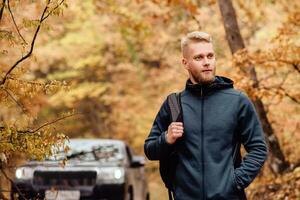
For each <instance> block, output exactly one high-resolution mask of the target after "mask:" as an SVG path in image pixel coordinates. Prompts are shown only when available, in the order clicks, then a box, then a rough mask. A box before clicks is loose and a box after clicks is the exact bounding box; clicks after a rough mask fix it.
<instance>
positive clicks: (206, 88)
mask: <svg viewBox="0 0 300 200" xmlns="http://www.w3.org/2000/svg"><path fill="white" fill-rule="evenodd" d="M185 88H186V90H188V91H190V92H192V93H195V94H198V95H201V96H205V95H207V94H209V93H211V92H214V91H217V90H221V89H226V88H233V81H232V80H231V79H229V78H226V77H223V76H215V80H214V81H213V82H211V83H209V84H201V83H197V84H193V83H192V81H191V80H190V79H188V80H187V82H186V86H185Z"/></svg>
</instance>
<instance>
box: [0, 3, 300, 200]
mask: <svg viewBox="0 0 300 200" xmlns="http://www.w3.org/2000/svg"><path fill="white" fill-rule="evenodd" d="M232 4H233V7H231V1H223V0H219V1H215V0H206V1H205V0H161V1H159V0H144V1H143V0H135V1H133V0H107V1H101V0H85V1H79V0H72V1H64V0H60V1H59V0H43V1H42V0H40V1H38V0H22V1H20V0H1V2H0V84H1V85H0V169H1V172H0V189H1V195H0V197H1V198H5V197H8V194H9V190H10V186H9V184H10V183H11V179H12V178H13V176H14V170H15V167H16V166H18V165H19V164H20V163H22V162H24V161H25V160H26V159H30V158H38V159H43V158H44V157H45V156H47V155H49V154H51V150H50V147H51V146H52V145H53V144H55V145H57V146H59V145H61V144H62V142H63V140H64V139H65V138H67V137H69V138H72V137H84V138H94V137H97V138H117V139H123V140H125V141H126V142H127V143H128V144H130V145H131V146H132V147H133V148H134V149H135V152H136V153H137V154H143V144H144V140H145V138H146V137H147V135H148V133H149V130H150V128H151V125H152V122H153V119H154V117H155V115H156V113H157V111H158V109H159V107H160V105H161V103H162V101H163V100H164V99H165V98H166V96H167V95H168V94H169V93H171V92H174V91H180V90H182V89H184V85H185V81H186V79H187V73H186V72H185V70H184V68H183V67H182V65H181V54H180V38H181V37H182V36H184V35H185V34H186V33H187V32H190V31H194V30H201V31H205V32H208V33H210V34H211V35H212V37H213V40H214V47H215V51H216V56H217V74H218V75H222V76H228V77H230V78H231V79H233V80H234V81H235V88H237V89H240V90H242V91H244V92H246V93H247V94H248V96H249V97H250V98H251V99H252V100H253V102H254V104H255V106H256V108H257V109H258V113H259V115H260V118H261V121H262V124H263V126H264V130H265V133H266V139H267V142H268V145H269V151H270V153H269V159H268V161H267V163H266V164H265V166H264V168H263V170H262V172H261V173H260V175H259V176H258V178H257V179H256V180H255V181H254V183H253V184H251V185H250V187H249V188H247V190H246V192H247V194H248V197H249V199H286V197H289V199H300V167H299V166H300V156H299V155H300V146H299V144H300V107H299V103H300V37H299V36H300V3H299V2H298V3H297V1H287V0H278V1H273V0H264V1H258V0H251V1H250V0H247V1H243V0H233V1H232ZM236 22H237V23H238V25H239V29H238V27H237V24H236ZM20 152H22V153H20ZM146 172H147V175H148V180H149V187H150V192H151V199H152V200H158V199H166V198H167V197H166V195H167V193H166V190H165V189H164V187H163V183H162V182H161V180H160V178H159V173H158V163H157V162H147V164H146ZM7 183H9V184H7Z"/></svg>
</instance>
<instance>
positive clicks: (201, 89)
mask: <svg viewBox="0 0 300 200" xmlns="http://www.w3.org/2000/svg"><path fill="white" fill-rule="evenodd" d="M202 96H203V88H202V86H201V97H202Z"/></svg>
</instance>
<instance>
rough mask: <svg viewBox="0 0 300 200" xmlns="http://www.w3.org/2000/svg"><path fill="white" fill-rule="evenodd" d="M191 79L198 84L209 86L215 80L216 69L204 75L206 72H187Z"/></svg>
mask: <svg viewBox="0 0 300 200" xmlns="http://www.w3.org/2000/svg"><path fill="white" fill-rule="evenodd" d="M189 74H190V77H191V79H192V80H193V81H194V82H196V83H200V84H209V83H212V82H213V81H214V80H215V75H216V68H214V69H213V71H212V72H209V73H206V72H202V71H201V72H199V71H196V72H193V71H190V72H189Z"/></svg>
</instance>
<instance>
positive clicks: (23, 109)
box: [3, 88, 27, 115]
mask: <svg viewBox="0 0 300 200" xmlns="http://www.w3.org/2000/svg"><path fill="white" fill-rule="evenodd" d="M3 90H4V91H5V92H6V93H7V94H8V96H10V98H11V99H12V100H13V101H14V102H15V103H16V104H17V105H18V106H19V107H20V109H21V110H22V112H23V113H24V114H26V115H27V113H26V109H25V108H24V107H23V105H22V104H21V103H20V102H18V100H17V99H16V98H15V97H14V96H13V95H12V94H11V93H10V92H9V91H8V90H7V89H5V88H3Z"/></svg>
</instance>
